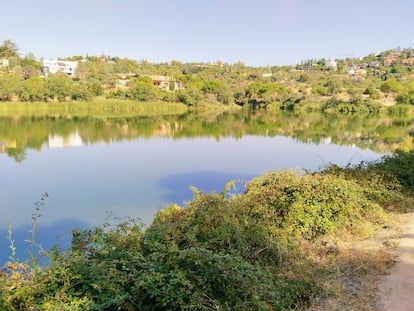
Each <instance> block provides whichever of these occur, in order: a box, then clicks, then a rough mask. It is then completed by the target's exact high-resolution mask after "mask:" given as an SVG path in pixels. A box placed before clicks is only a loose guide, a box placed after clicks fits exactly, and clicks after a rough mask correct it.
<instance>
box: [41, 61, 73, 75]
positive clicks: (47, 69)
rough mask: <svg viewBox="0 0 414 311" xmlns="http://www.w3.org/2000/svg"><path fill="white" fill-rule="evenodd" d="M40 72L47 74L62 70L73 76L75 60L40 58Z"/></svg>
mask: <svg viewBox="0 0 414 311" xmlns="http://www.w3.org/2000/svg"><path fill="white" fill-rule="evenodd" d="M40 63H41V66H42V72H43V73H44V74H45V76H47V75H48V74H49V73H58V72H63V73H66V74H67V75H68V76H71V77H74V76H75V72H76V68H77V66H78V63H77V62H70V61H63V60H55V59H41V60H40Z"/></svg>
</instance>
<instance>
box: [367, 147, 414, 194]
mask: <svg viewBox="0 0 414 311" xmlns="http://www.w3.org/2000/svg"><path fill="white" fill-rule="evenodd" d="M369 169H371V170H373V171H375V172H378V173H379V174H382V175H383V176H384V178H386V179H387V181H389V182H395V180H397V181H398V183H399V184H400V185H401V186H402V187H403V189H404V191H405V192H407V193H410V194H413V193H414V150H410V151H403V150H401V149H398V150H396V151H394V152H393V154H392V155H390V156H385V157H383V158H382V159H381V161H379V162H378V163H371V164H370V165H369Z"/></svg>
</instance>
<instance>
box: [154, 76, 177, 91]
mask: <svg viewBox="0 0 414 311" xmlns="http://www.w3.org/2000/svg"><path fill="white" fill-rule="evenodd" d="M147 77H150V78H151V80H152V83H153V84H154V86H156V87H158V88H159V89H161V90H164V91H178V90H183V89H184V86H183V84H182V82H181V81H179V80H174V79H173V78H170V77H167V76H153V75H148V76H147Z"/></svg>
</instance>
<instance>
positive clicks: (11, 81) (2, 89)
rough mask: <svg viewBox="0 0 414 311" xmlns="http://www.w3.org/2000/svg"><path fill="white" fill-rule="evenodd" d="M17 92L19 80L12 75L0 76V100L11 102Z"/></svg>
mask: <svg viewBox="0 0 414 311" xmlns="http://www.w3.org/2000/svg"><path fill="white" fill-rule="evenodd" d="M18 90H19V78H18V77H17V76H16V75H14V74H3V75H0V100H11V99H12V97H13V96H15V95H17V93H18Z"/></svg>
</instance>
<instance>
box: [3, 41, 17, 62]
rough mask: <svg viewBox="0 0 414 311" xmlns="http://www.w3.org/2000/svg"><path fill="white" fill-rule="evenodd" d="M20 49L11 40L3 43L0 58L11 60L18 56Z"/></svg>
mask: <svg viewBox="0 0 414 311" xmlns="http://www.w3.org/2000/svg"><path fill="white" fill-rule="evenodd" d="M18 50H19V49H18V47H17V45H16V43H14V42H13V41H11V40H5V41H3V45H0V58H9V57H12V56H18V53H17V51H18Z"/></svg>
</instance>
